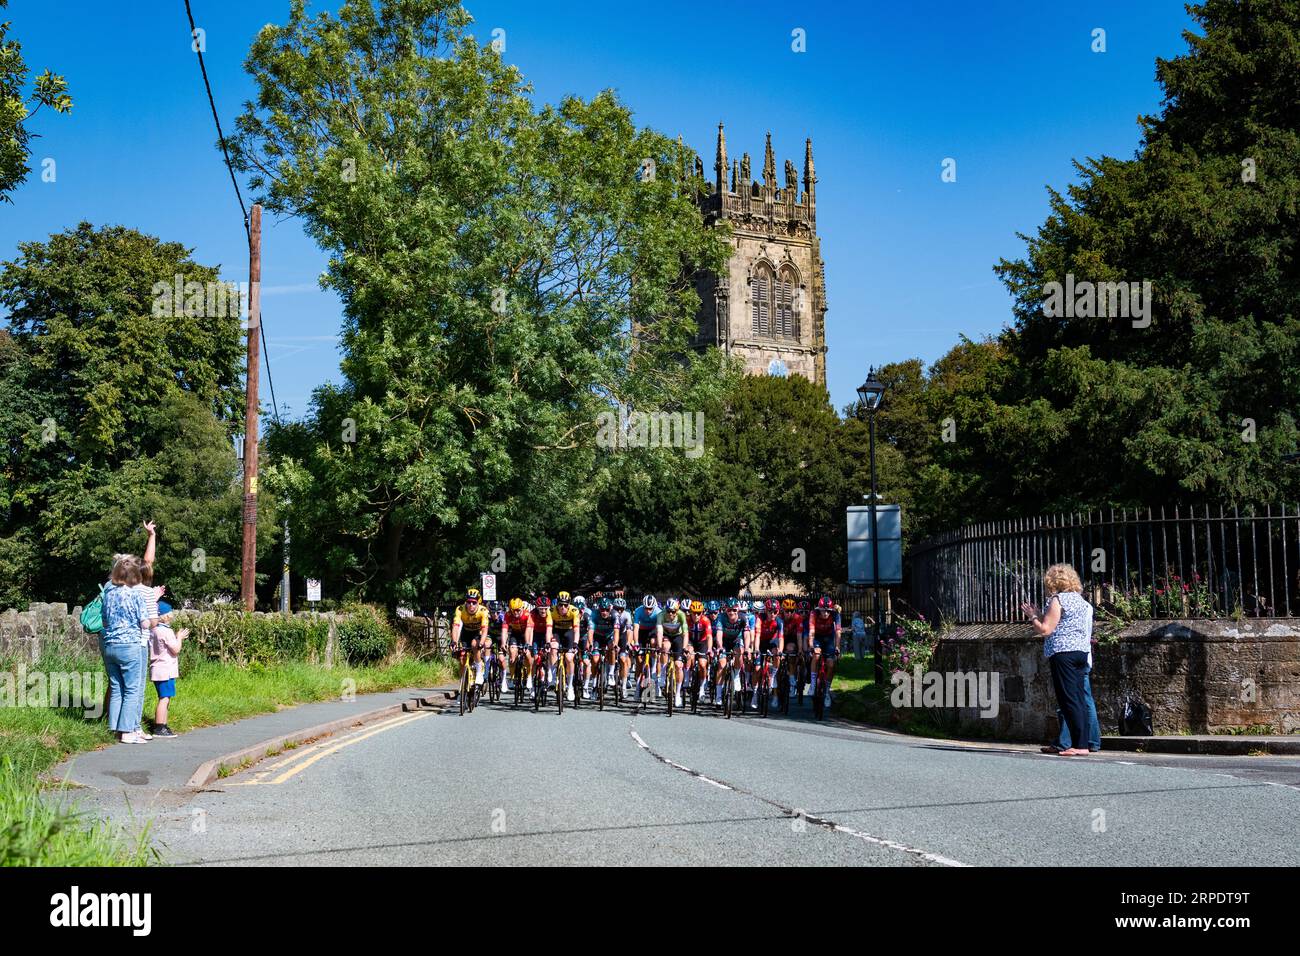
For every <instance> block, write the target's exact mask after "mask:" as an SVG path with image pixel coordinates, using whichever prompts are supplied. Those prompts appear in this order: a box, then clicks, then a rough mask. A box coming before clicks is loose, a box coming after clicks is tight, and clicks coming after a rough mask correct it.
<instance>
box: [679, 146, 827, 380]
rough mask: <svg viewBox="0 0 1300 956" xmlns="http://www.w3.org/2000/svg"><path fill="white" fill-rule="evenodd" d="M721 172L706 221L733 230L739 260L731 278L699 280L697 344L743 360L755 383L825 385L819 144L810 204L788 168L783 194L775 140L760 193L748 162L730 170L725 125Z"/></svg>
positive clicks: (806, 183)
mask: <svg viewBox="0 0 1300 956" xmlns="http://www.w3.org/2000/svg"><path fill="white" fill-rule="evenodd" d="M697 163H698V160H697ZM713 169H714V174H715V176H714V185H713V189H712V190H711V191H710V192H707V193H705V194H704V195H703V196H702V197H701V199H700V206H701V211H702V212H703V214H704V219H705V222H706V223H708V224H709V225H716V224H719V223H722V222H726V223H728V224H729V225H730V226H731V235H732V238H731V243H732V255H731V259H730V260H729V262H728V265H727V270H728V271H727V274H726V275H723V276H715V275H712V274H705V275H701V276H699V277H698V278H697V280H696V288H697V291H698V292H699V295H700V316H699V319H700V331H699V336H698V338H697V339H696V343H697V344H699V345H716V346H718V347H719V348H722V349H724V350H725V351H726V352H728V353H729V354H732V355H738V356H740V357H741V358H742V359H744V361H745V368H746V370H747V371H748V372H750V373H751V374H760V375H802V376H803V377H804V378H807V379H811V380H812V381H813V382H815V383H817V384H818V385H825V384H826V324H825V317H826V271H825V270H826V266H825V263H824V262H822V258H821V243H820V241H819V240H818V238H817V175H816V173H815V172H814V171H813V156H812V140H811V139H810V140H807V141H806V143H805V146H804V160H803V195H802V196H800V195H799V181H798V173H797V171H796V170H795V166H794V163H792V162H790V161H789V160H786V162H785V182H784V184H780V183H778V181H777V178H776V160H775V159H774V158H773V156H772V134H771V133H768V134H767V148H766V150H765V152H764V156H763V181H762V183H761V184H760V183H758V182H757V181H754V180H752V179H751V178H750V167H749V154H748V153H745V154H744V155H743V157H742V158H741V160H740V162H739V164H737V163H736V161H735V160H732V163H731V168H730V169H728V168H727V141H726V137H725V135H724V133H723V129H722V124H721V123H719V124H718V150H717V158H716V160H715V162H714V166H713ZM728 173H730V182H729V183H728Z"/></svg>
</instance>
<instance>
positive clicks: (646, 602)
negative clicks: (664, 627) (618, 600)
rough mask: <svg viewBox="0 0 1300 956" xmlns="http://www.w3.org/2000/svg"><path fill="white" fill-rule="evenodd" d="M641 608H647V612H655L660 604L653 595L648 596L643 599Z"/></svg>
mask: <svg viewBox="0 0 1300 956" xmlns="http://www.w3.org/2000/svg"><path fill="white" fill-rule="evenodd" d="M641 606H642V607H643V608H645V609H646V610H647V611H653V610H654V609H655V608H656V607H658V606H659V602H658V601H656V600H655V596H654V595H653V594H647V595H646V596H645V597H643V598H642V599H641Z"/></svg>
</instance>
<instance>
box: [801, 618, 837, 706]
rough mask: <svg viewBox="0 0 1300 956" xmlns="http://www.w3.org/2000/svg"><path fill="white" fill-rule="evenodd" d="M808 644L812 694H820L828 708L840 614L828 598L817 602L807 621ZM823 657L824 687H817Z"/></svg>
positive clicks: (833, 676) (833, 675) (833, 674)
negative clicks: (810, 655) (824, 668)
mask: <svg viewBox="0 0 1300 956" xmlns="http://www.w3.org/2000/svg"><path fill="white" fill-rule="evenodd" d="M808 642H809V645H810V647H811V650H812V667H811V673H812V675H813V689H812V692H813V693H814V694H822V695H823V700H824V701H825V705H826V706H827V707H829V706H830V705H831V681H832V680H833V679H834V678H835V659H836V658H837V657H839V654H840V612H839V611H838V610H837V609H836V607H835V602H834V601H832V600H831V599H830V598H829V597H823V598H821V599H820V600H818V602H817V610H816V611H814V612H813V615H812V617H811V618H809V620H808ZM823 657H824V658H825V659H826V680H825V681H824V682H823V684H824V686H818V685H817V670H818V668H819V666H820V665H821V661H822V658H823Z"/></svg>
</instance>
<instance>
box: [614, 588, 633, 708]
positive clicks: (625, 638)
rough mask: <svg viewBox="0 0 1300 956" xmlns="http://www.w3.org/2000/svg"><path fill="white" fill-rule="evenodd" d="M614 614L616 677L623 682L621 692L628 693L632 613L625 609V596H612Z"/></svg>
mask: <svg viewBox="0 0 1300 956" xmlns="http://www.w3.org/2000/svg"><path fill="white" fill-rule="evenodd" d="M614 616H615V617H616V618H618V667H619V671H618V679H619V680H621V681H622V682H623V693H624V694H626V693H629V692H630V690H631V688H630V687H628V669H629V668H630V667H631V664H632V658H631V655H630V653H629V652H628V646H629V645H630V644H631V643H632V613H631V612H630V611H629V610H628V609H627V600H626V599H625V598H621V597H616V598H614Z"/></svg>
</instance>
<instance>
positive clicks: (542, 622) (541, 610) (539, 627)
mask: <svg viewBox="0 0 1300 956" xmlns="http://www.w3.org/2000/svg"><path fill="white" fill-rule="evenodd" d="M531 603H532V607H531V608H530V609H529V611H528V616H529V617H530V618H531V619H532V622H533V646H534V648H535V657H537V658H541V659H542V660H545V661H546V662H547V664H548V665H550V666H549V669H548V670H547V672H546V677H547V679H548V681H552V680H554V679H555V672H554V664H553V662H554V658H553V657H550V656H549V655H550V652H551V599H550V598H549V597H548V596H547V595H546V594H545V593H542V594H539V595H537V596H536V597H535V598H534V599H533V601H532V602H531ZM533 693H534V694H535V693H537V688H536V687H534V688H533Z"/></svg>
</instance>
